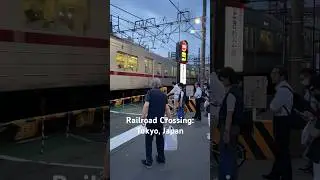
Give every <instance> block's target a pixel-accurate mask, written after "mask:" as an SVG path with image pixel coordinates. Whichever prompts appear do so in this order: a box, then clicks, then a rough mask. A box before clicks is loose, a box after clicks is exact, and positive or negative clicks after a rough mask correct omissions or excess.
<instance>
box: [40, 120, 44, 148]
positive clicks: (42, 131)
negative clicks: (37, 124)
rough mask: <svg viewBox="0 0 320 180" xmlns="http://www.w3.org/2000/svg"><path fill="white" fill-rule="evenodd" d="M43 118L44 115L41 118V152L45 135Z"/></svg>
mask: <svg viewBox="0 0 320 180" xmlns="http://www.w3.org/2000/svg"><path fill="white" fill-rule="evenodd" d="M44 120H45V116H44V117H42V118H41V149H40V153H41V154H43V153H44V141H45V137H44Z"/></svg>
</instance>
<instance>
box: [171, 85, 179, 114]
mask: <svg viewBox="0 0 320 180" xmlns="http://www.w3.org/2000/svg"><path fill="white" fill-rule="evenodd" d="M172 85H173V89H172V90H171V91H170V92H169V93H168V97H169V96H171V95H173V98H174V107H173V113H174V114H175V113H176V112H177V109H178V107H179V95H180V92H181V89H180V87H179V85H178V83H175V82H172Z"/></svg>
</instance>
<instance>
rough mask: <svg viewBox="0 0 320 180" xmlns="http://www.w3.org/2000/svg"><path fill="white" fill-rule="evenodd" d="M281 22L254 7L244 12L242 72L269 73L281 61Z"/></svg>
mask: <svg viewBox="0 0 320 180" xmlns="http://www.w3.org/2000/svg"><path fill="white" fill-rule="evenodd" d="M282 26H283V25H282V22H281V21H280V20H279V19H277V18H276V17H275V16H273V15H270V14H267V13H265V12H261V11H258V10H254V9H249V8H248V9H245V14H244V32H243V35H244V36H243V38H244V44H243V46H244V66H243V67H244V68H243V69H244V72H245V73H261V72H264V73H269V72H270V70H271V69H272V67H274V66H275V65H279V64H282V63H283V52H284V48H283V42H284V36H283V33H282V30H283V27H282Z"/></svg>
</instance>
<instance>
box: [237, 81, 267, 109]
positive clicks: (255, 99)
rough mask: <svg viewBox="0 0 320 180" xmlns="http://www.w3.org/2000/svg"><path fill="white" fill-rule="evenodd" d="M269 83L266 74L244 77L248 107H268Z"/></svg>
mask: <svg viewBox="0 0 320 180" xmlns="http://www.w3.org/2000/svg"><path fill="white" fill-rule="evenodd" d="M267 85H268V80H267V77H265V76H246V77H244V78H243V87H244V104H245V107H246V108H266V105H267Z"/></svg>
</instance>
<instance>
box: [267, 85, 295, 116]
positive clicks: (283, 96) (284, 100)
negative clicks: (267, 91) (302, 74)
mask: <svg viewBox="0 0 320 180" xmlns="http://www.w3.org/2000/svg"><path fill="white" fill-rule="evenodd" d="M282 86H286V87H288V88H290V89H291V90H292V88H291V86H290V85H289V84H288V83H287V82H286V81H281V82H280V83H279V84H278V85H277V86H276V94H275V96H274V98H273V99H272V101H271V103H270V109H271V111H272V112H273V113H274V115H275V116H288V115H289V114H288V112H287V110H288V111H289V113H291V109H292V106H293V93H292V92H291V91H290V90H289V89H288V88H286V87H282ZM284 107H286V108H284ZM286 109H287V110H286Z"/></svg>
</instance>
